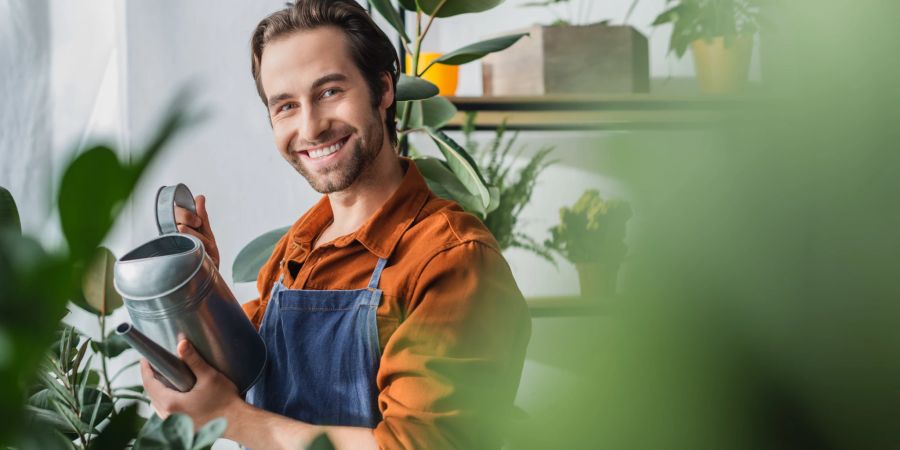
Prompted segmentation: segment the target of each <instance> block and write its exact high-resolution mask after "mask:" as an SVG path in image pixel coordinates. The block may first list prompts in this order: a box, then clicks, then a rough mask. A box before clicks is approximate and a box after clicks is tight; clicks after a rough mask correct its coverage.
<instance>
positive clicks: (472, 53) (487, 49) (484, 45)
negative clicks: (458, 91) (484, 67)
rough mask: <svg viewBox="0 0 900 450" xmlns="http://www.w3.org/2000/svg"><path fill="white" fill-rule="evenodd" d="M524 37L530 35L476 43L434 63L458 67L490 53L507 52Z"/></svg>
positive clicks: (502, 37) (520, 34)
mask: <svg viewBox="0 0 900 450" xmlns="http://www.w3.org/2000/svg"><path fill="white" fill-rule="evenodd" d="M524 36H528V33H519V34H511V35H509V36H501V37H498V38H493V39H488V40H486V41H481V42H476V43H474V44H471V45H467V46H465V47H463V48H460V49H458V50H454V51H452V52H450V53H447V54H445V55H443V56H441V57H440V58H438V59H436V60H435V61H434V64H447V65H451V66H458V65H460V64H465V63H467V62H472V61H475V60H476V59H479V58H483V57H484V56H485V55H487V54H488V53H494V52H499V51H500V50H505V49H507V48H509V47H510V46H512V45H513V44H515V43H516V42H518V41H519V39H522V37H524Z"/></svg>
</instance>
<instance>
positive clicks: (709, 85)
mask: <svg viewBox="0 0 900 450" xmlns="http://www.w3.org/2000/svg"><path fill="white" fill-rule="evenodd" d="M691 49H692V50H693V52H694V66H695V67H696V69H697V81H698V82H699V84H700V90H701V91H702V92H705V93H709V94H730V93H734V92H739V91H741V90H743V89H744V87H745V86H746V85H747V76H748V72H749V70H750V56H751V54H752V51H753V37H752V36H739V37H737V38H735V40H734V42H732V43H731V46H730V47H727V48H726V47H725V39H724V38H722V37H721V36H720V37H717V38H714V39H712V40H711V41H710V42H707V41H706V40H703V39H699V40H696V41H694V42H692V43H691Z"/></svg>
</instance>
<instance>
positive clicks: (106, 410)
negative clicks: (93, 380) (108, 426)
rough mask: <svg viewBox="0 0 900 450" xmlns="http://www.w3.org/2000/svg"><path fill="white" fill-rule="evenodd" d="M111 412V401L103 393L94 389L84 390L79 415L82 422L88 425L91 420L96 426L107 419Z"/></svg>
mask: <svg viewBox="0 0 900 450" xmlns="http://www.w3.org/2000/svg"><path fill="white" fill-rule="evenodd" d="M95 409H96V411H97V412H96V413H95V412H94V410H95ZM112 410H113V401H112V399H111V398H109V396H108V395H106V393H105V392H101V391H100V390H98V389H94V388H87V389H85V390H84V397H83V398H82V399H81V414H80V415H79V418H80V419H81V421H82V422H84V423H85V424H89V423H91V419H94V420H93V421H94V424H98V423H100V422H102V421H103V419H105V418H107V417H109V415H110V414H111V413H112ZM95 414H96V416H95Z"/></svg>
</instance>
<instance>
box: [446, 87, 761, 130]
mask: <svg viewBox="0 0 900 450" xmlns="http://www.w3.org/2000/svg"><path fill="white" fill-rule="evenodd" d="M448 99H449V100H450V101H451V102H452V103H453V104H454V105H456V107H457V109H458V110H459V112H458V113H457V114H456V115H455V116H454V117H453V119H451V121H450V123H448V124H447V126H446V127H445V128H447V129H451V130H459V129H461V127H462V124H463V123H464V121H465V114H466V112H469V111H477V112H478V117H477V119H476V121H475V128H476V129H477V130H494V129H496V128H497V127H498V126H499V125H500V124H501V123H502V122H503V120H504V119H505V120H506V121H507V128H508V129H511V130H640V129H685V128H703V127H705V126H708V125H709V124H711V123H714V122H716V121H717V120H720V119H721V118H722V116H723V114H722V113H723V112H726V111H728V110H729V109H735V108H736V107H737V106H740V105H744V104H746V103H747V101H746V98H743V97H731V96H711V95H709V96H703V95H695V96H673V95H654V94H631V95H604V96H561V95H556V96H542V97H448Z"/></svg>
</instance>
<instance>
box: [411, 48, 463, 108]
mask: <svg viewBox="0 0 900 450" xmlns="http://www.w3.org/2000/svg"><path fill="white" fill-rule="evenodd" d="M442 55H443V53H433V52H431V53H426V52H422V53H420V54H419V67H418V69H417V70H416V71H417V72H420V71H422V70H424V69H425V68H426V67H428V65H429V64H431V62H432V61H434V60H435V59H438V58H440V57H441V56H442ZM406 74H407V75H409V76H412V57H411V56H410V55H406ZM422 78H423V79H425V80H427V81H430V82H432V83H433V84H434V85H435V86H437V87H438V89H439V90H440V92H438V95H442V96H444V97H452V96H454V95H456V87H457V86H458V84H459V66H448V65H445V64H435V65H433V66H431V68H429V69H428V72H425V75H422Z"/></svg>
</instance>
